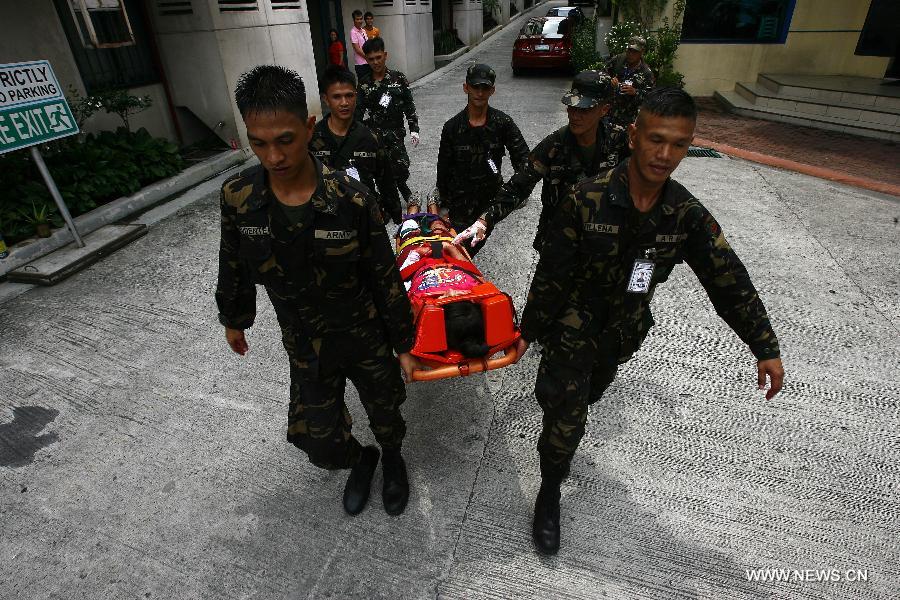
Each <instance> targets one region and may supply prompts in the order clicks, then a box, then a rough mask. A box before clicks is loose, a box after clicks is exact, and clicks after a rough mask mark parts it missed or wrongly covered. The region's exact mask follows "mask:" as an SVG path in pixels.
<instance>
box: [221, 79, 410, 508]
mask: <svg viewBox="0 0 900 600" xmlns="http://www.w3.org/2000/svg"><path fill="white" fill-rule="evenodd" d="M235 98H236V101H237V106H238V108H239V109H240V111H241V115H242V116H243V118H244V123H245V125H246V126H247V136H248V138H249V139H250V144H251V147H252V148H253V151H254V152H255V153H256V155H257V157H258V158H259V160H260V163H261V164H260V165H258V166H256V167H252V168H250V169H248V170H246V171H244V172H242V173H240V174H239V175H236V176H234V177H231V178H230V179H228V180H227V181H226V182H225V183H224V185H223V186H222V196H221V213H222V239H221V245H220V249H219V281H218V286H217V288H216V302H217V304H218V307H219V320H220V321H221V323H222V324H223V325H224V326H225V335H226V339H227V341H228V343H229V345H230V346H231V348H232V349H233V350H234V351H235V352H237V353H239V354H244V353H245V352H246V351H247V342H246V338H245V336H244V330H245V329H247V328H248V327H250V326H252V325H253V322H254V319H255V316H256V284H259V285H262V286H264V287H265V289H266V293H267V294H268V296H269V299H270V300H271V302H272V306H273V307H274V308H275V314H276V316H277V318H278V324H279V325H280V327H281V334H282V341H283V343H284V348H285V350H286V351H287V354H288V359H289V363H290V376H291V388H290V408H289V412H288V431H287V439H288V441H289V442H291V443H293V444H294V445H296V446H297V447H298V448H300V449H301V450H303V451H304V452H305V453H306V454H307V456H308V457H309V460H310V461H311V462H312V463H313V464H315V465H316V466H318V467H321V468H324V469H351V472H350V476H349V478H348V479H347V485H346V487H345V489H344V508H345V510H346V511H347V512H348V513H350V514H356V513H358V512H359V511H361V510H362V509H363V507H364V506H365V504H366V501H367V500H368V497H369V488H370V486H371V481H372V476H373V474H374V471H375V467H376V466H377V464H378V456H379V453H378V449H377V448H376V447H374V446H368V447H366V448H363V447H362V446H361V445H360V443H359V442H358V441H357V440H356V438H355V437H353V435H352V433H351V419H350V413H349V412H348V410H347V407H346V406H345V404H344V388H345V386H346V381H347V379H349V380H350V381H352V382H353V385H354V386H355V387H356V389H357V391H358V392H359V397H360V400H361V401H362V404H363V406H364V407H365V409H366V412H367V414H368V416H369V424H370V427H371V429H372V432H373V433H374V435H375V439H376V440H377V441H378V443H379V444H380V446H381V448H382V449H383V451H384V455H383V459H382V465H383V469H384V489H383V493H382V497H383V499H384V506H385V510H387V511H388V512H389V513H390V514H399V513H400V512H402V511H403V508H404V507H405V506H406V501H407V499H408V497H409V484H408V480H407V475H406V467H405V464H404V462H403V458H402V457H401V455H400V448H401V444H402V441H403V437H404V434H405V431H406V426H405V423H404V421H403V417H402V416H401V414H400V405H401V404H402V403H403V401H404V400H405V397H406V394H405V389H404V386H403V381H402V379H401V376H400V369H401V367H402V369H403V371H404V373H405V374H406V376H407V378H408V377H409V376H410V374H411V372H412V370H413V369H414V368H415V367H416V364H417V363H416V361H415V359H414V358H412V357H411V356H410V355H409V351H410V349H411V348H412V345H413V335H414V331H413V325H412V310H411V308H410V305H409V301H408V300H407V296H406V293H405V290H404V288H403V283H402V281H401V279H400V275H399V273H398V271H397V268H396V267H395V265H394V253H393V251H392V249H391V245H390V241H389V240H388V237H387V233H386V232H385V229H384V224H383V223H382V221H381V214H380V210H379V208H378V206H377V205H376V204H375V202H374V201H373V199H372V198H371V196H370V195H369V193H368V189H367V188H366V187H365V186H364V185H363V184H361V183H359V182H358V181H356V180H355V179H353V178H352V177H350V176H348V175H347V174H346V173H345V172H343V171H334V170H332V169H330V168H328V167H326V166H324V165H322V164H321V163H320V162H319V161H318V160H317V159H316V158H315V157H313V156H312V155H310V154H309V152H308V151H307V144H308V143H309V140H310V138H311V137H312V130H313V124H314V123H315V117H309V116H308V114H307V109H306V92H305V90H304V86H303V82H302V81H301V79H300V77H299V76H298V75H297V74H296V73H294V72H293V71H290V70H288V69H284V68H283V67H277V66H260V67H256V68H254V69H252V70H251V71H249V72H247V73H245V74H244V75H242V76H241V79H240V80H239V82H238V85H237V89H236V91H235ZM392 350H393V351H394V352H396V353H397V356H396V357H395V356H394V354H393V353H392Z"/></svg>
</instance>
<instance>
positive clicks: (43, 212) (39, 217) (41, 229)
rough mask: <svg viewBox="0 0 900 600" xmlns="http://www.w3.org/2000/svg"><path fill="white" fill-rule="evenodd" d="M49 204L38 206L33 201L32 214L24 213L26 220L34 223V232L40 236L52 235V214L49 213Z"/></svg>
mask: <svg viewBox="0 0 900 600" xmlns="http://www.w3.org/2000/svg"><path fill="white" fill-rule="evenodd" d="M47 212H48V211H47V205H46V204H43V203H42V204H41V205H40V206H38V205H37V204H35V203H34V202H32V203H31V214H28V213H26V212H23V213H22V216H23V217H25V220H26V221H28V222H29V223H33V224H34V232H35V233H36V234H37V236H38V237H41V238H46V237H50V216H49V215H48V214H47Z"/></svg>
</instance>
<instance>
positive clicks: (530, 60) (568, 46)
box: [512, 17, 575, 75]
mask: <svg viewBox="0 0 900 600" xmlns="http://www.w3.org/2000/svg"><path fill="white" fill-rule="evenodd" d="M574 28H575V27H574V22H573V20H572V19H571V18H568V17H536V18H532V19H529V20H528V22H526V23H525V25H524V26H523V27H522V30H521V31H520V32H519V37H518V38H516V44H515V46H513V54H512V70H513V75H519V74H520V73H521V72H522V70H523V69H531V68H540V69H542V68H555V69H565V70H571V68H572V30H573V29H574Z"/></svg>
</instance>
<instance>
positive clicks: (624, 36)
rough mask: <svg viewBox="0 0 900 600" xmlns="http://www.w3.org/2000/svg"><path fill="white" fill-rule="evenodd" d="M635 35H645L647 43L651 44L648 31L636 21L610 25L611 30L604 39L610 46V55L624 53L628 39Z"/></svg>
mask: <svg viewBox="0 0 900 600" xmlns="http://www.w3.org/2000/svg"><path fill="white" fill-rule="evenodd" d="M635 35H640V36H643V37H644V38H646V39H647V44H648V45H649V44H650V40H649V38H648V36H647V32H646V31H644V30H643V29H642V28H641V26H640V25H639V24H638V23H635V22H634V21H625V22H624V23H616V24H615V25H613V26H612V27H610V28H609V32H608V33H607V34H606V38H605V39H604V41H605V42H606V47H607V48H609V53H610V55H611V56H615V55H617V54H622V53H623V52H625V46H627V45H628V40H629V39H630V38H631V37H632V36H635ZM648 64H649V63H648Z"/></svg>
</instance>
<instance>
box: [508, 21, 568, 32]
mask: <svg viewBox="0 0 900 600" xmlns="http://www.w3.org/2000/svg"><path fill="white" fill-rule="evenodd" d="M568 31H569V20H568V19H560V18H553V19H534V20H531V21H528V22H527V23H525V26H524V27H522V31H520V32H519V35H543V36H545V37H562V36H564V35H565V34H566V33H568Z"/></svg>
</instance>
